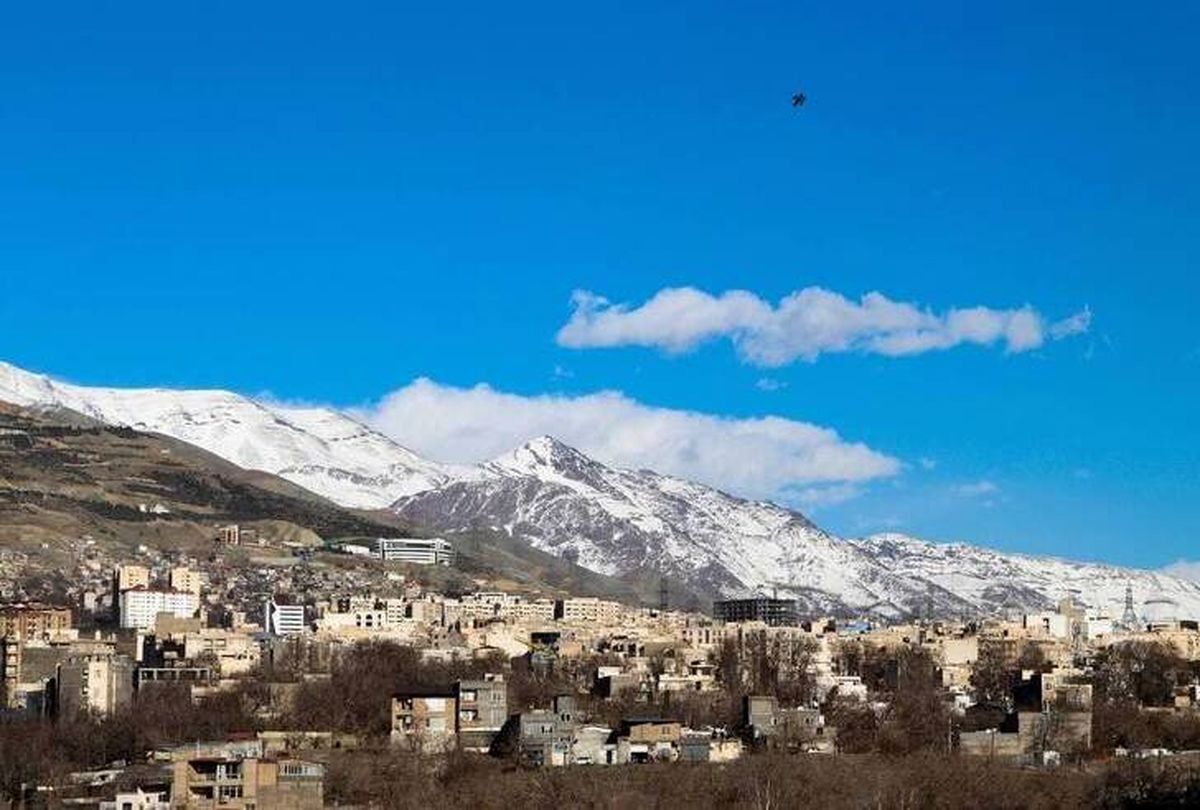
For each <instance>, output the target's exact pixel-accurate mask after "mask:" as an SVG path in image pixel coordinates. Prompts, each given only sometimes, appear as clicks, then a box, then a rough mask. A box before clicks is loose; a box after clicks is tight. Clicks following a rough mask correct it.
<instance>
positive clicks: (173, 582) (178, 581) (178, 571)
mask: <svg viewBox="0 0 1200 810" xmlns="http://www.w3.org/2000/svg"><path fill="white" fill-rule="evenodd" d="M170 586H171V590H173V591H180V592H182V593H192V594H195V595H196V596H197V598H198V597H199V596H200V588H201V581H200V572H199V571H193V570H192V569H191V568H188V567H187V566H186V565H181V566H179V567H177V568H172V569H171V578H170Z"/></svg>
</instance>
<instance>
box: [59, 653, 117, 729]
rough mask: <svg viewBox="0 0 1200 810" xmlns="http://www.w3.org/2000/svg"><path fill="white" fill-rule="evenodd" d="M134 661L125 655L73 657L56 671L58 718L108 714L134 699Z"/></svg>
mask: <svg viewBox="0 0 1200 810" xmlns="http://www.w3.org/2000/svg"><path fill="white" fill-rule="evenodd" d="M133 676H134V664H133V660H132V659H131V658H129V657H128V656H125V655H112V654H107V655H106V654H94V655H75V656H71V657H69V658H67V659H66V660H65V661H63V662H62V663H60V664H59V665H58V667H57V668H56V670H55V677H54V682H55V707H56V709H57V712H58V715H59V716H60V717H69V716H71V715H75V714H81V713H94V714H99V715H110V714H113V713H114V712H115V711H117V710H118V709H120V708H122V707H124V706H127V705H129V703H130V702H131V701H132V700H133Z"/></svg>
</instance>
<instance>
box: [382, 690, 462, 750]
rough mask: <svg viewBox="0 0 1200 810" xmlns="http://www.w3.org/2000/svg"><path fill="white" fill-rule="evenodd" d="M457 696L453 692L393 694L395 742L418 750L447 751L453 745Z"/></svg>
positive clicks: (456, 716) (393, 731)
mask: <svg viewBox="0 0 1200 810" xmlns="http://www.w3.org/2000/svg"><path fill="white" fill-rule="evenodd" d="M457 720H458V699H457V697H456V696H455V694H454V692H452V691H450V690H446V691H437V690H431V691H421V692H404V693H398V694H396V695H393V696H392V742H393V743H397V744H403V745H407V746H409V747H410V748H412V749H413V750H415V751H425V752H437V751H445V750H447V749H449V748H452V747H453V746H454V740H455V731H456V729H457Z"/></svg>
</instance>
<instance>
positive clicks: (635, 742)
mask: <svg viewBox="0 0 1200 810" xmlns="http://www.w3.org/2000/svg"><path fill="white" fill-rule="evenodd" d="M682 735H683V726H682V724H680V722H679V721H678V720H670V719H666V718H661V717H631V718H627V719H625V720H622V721H621V728H620V729H619V730H618V732H617V761H618V762H659V761H670V760H675V759H678V758H679V743H680V740H681V738H682Z"/></svg>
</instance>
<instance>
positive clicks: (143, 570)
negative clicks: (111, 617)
mask: <svg viewBox="0 0 1200 810" xmlns="http://www.w3.org/2000/svg"><path fill="white" fill-rule="evenodd" d="M149 587H150V569H149V568H147V567H146V566H144V565H118V566H117V570H116V573H115V574H114V576H113V590H114V591H115V592H116V593H118V594H119V593H121V591H127V590H129V589H130V588H149Z"/></svg>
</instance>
